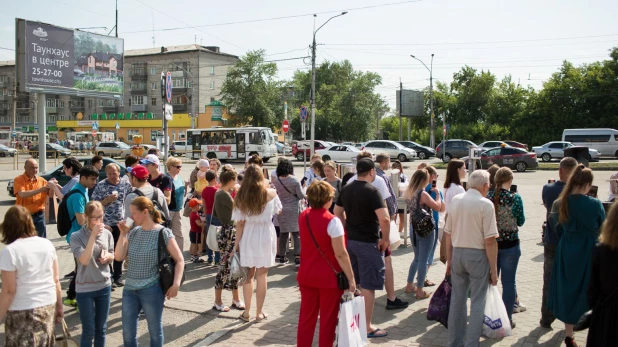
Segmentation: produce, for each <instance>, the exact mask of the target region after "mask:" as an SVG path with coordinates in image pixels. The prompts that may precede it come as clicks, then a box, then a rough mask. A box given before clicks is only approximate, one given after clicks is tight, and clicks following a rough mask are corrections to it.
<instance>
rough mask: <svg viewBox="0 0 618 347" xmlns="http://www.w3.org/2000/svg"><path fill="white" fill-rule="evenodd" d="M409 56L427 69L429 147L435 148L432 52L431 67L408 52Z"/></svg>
mask: <svg viewBox="0 0 618 347" xmlns="http://www.w3.org/2000/svg"><path fill="white" fill-rule="evenodd" d="M410 56H411V57H412V58H414V59H416V60H418V61H420V62H421V64H423V66H424V67H425V68H426V69H427V71H429V108H430V110H431V117H430V123H429V124H430V125H429V147H431V148H435V147H436V144H435V138H434V135H433V130H434V129H433V128H434V124H433V121H434V117H435V116H434V114H433V53H431V64H430V66H431V68H429V67H427V65H425V63H424V62H423V61H422V60H420V59H418V58H417V57H415V56H414V55H412V54H410ZM442 123H444V117H442Z"/></svg>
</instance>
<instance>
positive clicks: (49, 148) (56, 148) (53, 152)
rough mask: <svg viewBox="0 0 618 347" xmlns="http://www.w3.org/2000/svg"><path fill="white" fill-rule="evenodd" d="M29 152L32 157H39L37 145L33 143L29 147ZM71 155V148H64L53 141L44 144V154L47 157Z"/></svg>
mask: <svg viewBox="0 0 618 347" xmlns="http://www.w3.org/2000/svg"><path fill="white" fill-rule="evenodd" d="M30 154H31V155H32V158H38V157H39V145H34V146H32V147H31V148H30ZM70 155H71V150H70V149H66V148H64V147H62V146H60V145H58V144H55V143H48V144H46V145H45V156H46V157H47V158H56V157H68V156H70Z"/></svg>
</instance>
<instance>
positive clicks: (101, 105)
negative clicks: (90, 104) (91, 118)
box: [97, 99, 103, 107]
mask: <svg viewBox="0 0 618 347" xmlns="http://www.w3.org/2000/svg"><path fill="white" fill-rule="evenodd" d="M97 102H98V105H99V107H103V100H101V99H99V100H97Z"/></svg>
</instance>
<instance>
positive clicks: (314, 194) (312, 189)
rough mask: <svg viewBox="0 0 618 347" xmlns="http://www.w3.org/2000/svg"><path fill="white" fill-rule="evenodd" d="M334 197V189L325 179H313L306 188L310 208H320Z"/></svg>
mask: <svg viewBox="0 0 618 347" xmlns="http://www.w3.org/2000/svg"><path fill="white" fill-rule="evenodd" d="M334 197H335V189H334V188H333V186H331V185H330V184H329V183H327V182H326V181H313V182H312V183H311V184H310V185H309V188H307V200H308V201H309V206H311V208H322V207H324V205H325V204H326V203H327V202H329V201H331V200H332V199H333V198H334Z"/></svg>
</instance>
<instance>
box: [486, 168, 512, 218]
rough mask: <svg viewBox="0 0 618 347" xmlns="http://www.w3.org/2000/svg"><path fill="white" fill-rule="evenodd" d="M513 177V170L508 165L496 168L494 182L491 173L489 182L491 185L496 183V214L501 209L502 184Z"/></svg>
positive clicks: (494, 200)
mask: <svg viewBox="0 0 618 347" xmlns="http://www.w3.org/2000/svg"><path fill="white" fill-rule="evenodd" d="M488 171H489V170H488ZM512 179H513V171H511V169H509V168H508V167H506V166H505V167H501V168H499V169H498V170H496V172H495V174H494V180H493V183H492V181H491V173H490V179H489V184H490V186H491V185H492V184H493V185H494V199H493V203H494V209H495V210H496V216H498V212H499V211H500V192H501V191H502V185H503V184H504V183H506V182H508V181H510V180H512Z"/></svg>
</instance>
